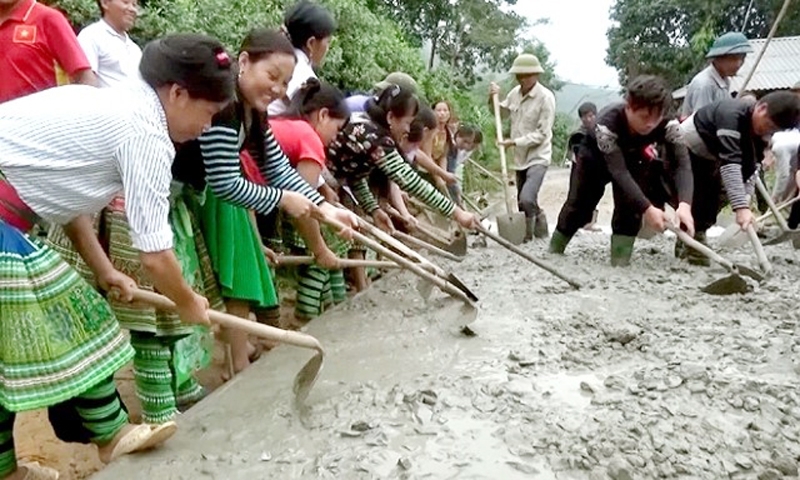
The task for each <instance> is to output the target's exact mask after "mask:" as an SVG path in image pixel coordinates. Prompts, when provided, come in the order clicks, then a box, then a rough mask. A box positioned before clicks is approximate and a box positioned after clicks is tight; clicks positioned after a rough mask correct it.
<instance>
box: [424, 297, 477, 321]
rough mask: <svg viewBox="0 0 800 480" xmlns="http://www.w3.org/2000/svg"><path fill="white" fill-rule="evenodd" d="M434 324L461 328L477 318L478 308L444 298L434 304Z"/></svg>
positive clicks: (470, 304)
mask: <svg viewBox="0 0 800 480" xmlns="http://www.w3.org/2000/svg"><path fill="white" fill-rule="evenodd" d="M434 308H435V310H434V311H435V318H436V322H437V323H439V324H440V325H444V326H447V327H448V328H449V327H455V328H461V327H464V326H467V325H470V324H472V323H473V322H475V320H476V319H477V318H478V307H476V306H475V305H474V304H472V303H465V302H462V301H461V300H456V299H454V298H444V299H442V300H441V301H438V302H436V303H435V304H434Z"/></svg>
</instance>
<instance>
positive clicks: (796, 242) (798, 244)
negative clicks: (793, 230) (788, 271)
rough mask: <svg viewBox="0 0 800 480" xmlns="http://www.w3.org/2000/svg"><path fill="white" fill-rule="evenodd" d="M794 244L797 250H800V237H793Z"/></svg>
mask: <svg viewBox="0 0 800 480" xmlns="http://www.w3.org/2000/svg"><path fill="white" fill-rule="evenodd" d="M792 246H793V247H794V249H795V250H800V238H793V239H792Z"/></svg>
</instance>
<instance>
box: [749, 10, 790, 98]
mask: <svg viewBox="0 0 800 480" xmlns="http://www.w3.org/2000/svg"><path fill="white" fill-rule="evenodd" d="M790 3H792V0H785V1H784V2H783V6H782V7H781V10H780V11H779V12H778V16H777V17H776V18H775V22H774V23H773V24H772V28H770V30H769V34H768V35H767V40H766V41H765V42H764V46H763V47H762V48H761V51H760V52H758V56H757V57H756V61H755V62H753V68H751V69H750V72H749V73H748V74H747V77H745V79H744V82H743V83H742V86H741V87H739V93H742V92H744V91H745V89H746V88H747V86H748V84H749V83H750V80H751V79H752V78H753V75H754V74H755V73H756V68H758V64H759V63H761V58H763V57H764V54H765V53H766V52H767V47H769V43H770V42H771V41H772V38H773V37H774V36H775V33H776V32H777V31H778V25H779V24H780V23H781V20H783V17H784V16H785V15H786V12H787V11H788V10H789V4H790Z"/></svg>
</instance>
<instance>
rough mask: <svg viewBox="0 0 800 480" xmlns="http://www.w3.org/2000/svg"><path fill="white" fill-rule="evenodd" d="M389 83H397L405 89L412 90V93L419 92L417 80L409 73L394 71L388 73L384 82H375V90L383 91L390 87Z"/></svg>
mask: <svg viewBox="0 0 800 480" xmlns="http://www.w3.org/2000/svg"><path fill="white" fill-rule="evenodd" d="M389 85H397V86H399V87H400V88H402V89H403V90H411V93H414V94H416V93H417V81H416V80H414V78H413V77H412V76H411V75H409V74H407V73H403V72H392V73H390V74H389V75H386V78H384V79H383V81H382V82H378V83H376V84H375V90H376V91H378V92H382V91H384V90H386V89H387V88H389Z"/></svg>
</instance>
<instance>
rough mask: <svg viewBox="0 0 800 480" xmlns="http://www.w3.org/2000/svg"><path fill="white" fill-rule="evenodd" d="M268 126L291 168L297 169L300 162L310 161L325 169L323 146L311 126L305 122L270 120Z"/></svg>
mask: <svg viewBox="0 0 800 480" xmlns="http://www.w3.org/2000/svg"><path fill="white" fill-rule="evenodd" d="M269 126H270V127H272V134H273V135H275V140H277V141H278V144H279V145H280V146H281V150H283V153H285V154H286V156H287V157H289V163H291V164H292V166H293V167H295V168H297V165H298V164H299V163H300V162H301V161H312V162H316V163H318V164H319V166H320V167H322V168H325V146H324V145H323V144H322V139H321V138H319V135H318V134H317V131H316V130H314V127H312V126H311V124H309V123H308V122H306V121H305V120H293V119H288V118H275V119H272V118H271V119H270V120H269Z"/></svg>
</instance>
